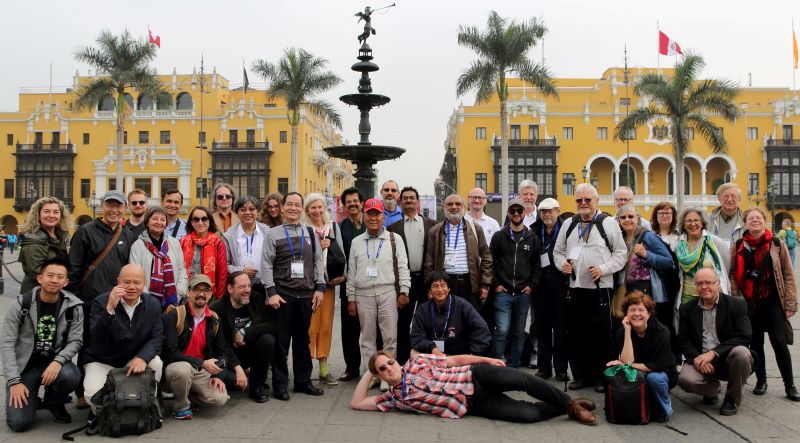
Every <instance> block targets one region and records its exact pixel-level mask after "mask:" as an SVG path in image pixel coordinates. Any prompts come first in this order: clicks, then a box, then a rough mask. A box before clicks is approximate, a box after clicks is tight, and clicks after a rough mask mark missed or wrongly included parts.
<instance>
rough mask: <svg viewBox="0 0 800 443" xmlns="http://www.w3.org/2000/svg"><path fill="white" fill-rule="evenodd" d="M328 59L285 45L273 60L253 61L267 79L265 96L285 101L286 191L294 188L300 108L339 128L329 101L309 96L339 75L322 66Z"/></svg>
mask: <svg viewBox="0 0 800 443" xmlns="http://www.w3.org/2000/svg"><path fill="white" fill-rule="evenodd" d="M327 64H328V61H327V60H325V59H323V58H319V57H315V56H314V55H313V54H311V53H310V52H308V51H306V50H305V49H302V48H300V49H296V48H287V49H285V50H284V52H283V57H282V58H281V59H280V60H279V61H278V63H277V64H273V63H270V62H268V61H266V60H257V61H256V62H254V63H253V71H255V73H256V74H258V75H260V76H261V77H262V78H264V79H265V80H267V81H268V82H269V84H270V85H269V88H268V89H267V97H268V98H269V99H270V100H272V99H275V98H276V97H277V98H280V99H283V100H285V101H286V107H287V108H288V111H287V114H286V117H287V119H288V120H289V126H291V127H292V145H291V146H292V148H291V149H292V184H291V188H290V191H297V190H298V186H297V179H298V175H299V173H298V169H297V126H298V125H299V124H300V110H301V109H302V108H306V109H308V110H309V111H311V112H312V113H313V114H314V115H316V116H317V117H320V118H324V119H327V120H328V122H330V123H331V124H332V125H334V126H335V127H337V128H339V129H341V128H342V118H341V116H339V113H338V112H336V111H335V110H334V109H333V105H332V104H330V103H329V102H327V101H325V100H323V99H315V98H313V96H314V95H316V94H321V93H324V92H325V91H328V90H330V89H331V88H333V87H335V86H336V85H338V84H339V83H341V82H342V79H341V78H339V77H337V76H336V74H334V73H333V72H331V71H327V70H325V66H326V65H327Z"/></svg>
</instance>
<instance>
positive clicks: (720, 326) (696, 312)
mask: <svg viewBox="0 0 800 443" xmlns="http://www.w3.org/2000/svg"><path fill="white" fill-rule="evenodd" d="M752 336H753V329H752V326H751V324H750V318H749V317H748V316H747V304H746V303H745V301H744V299H742V298H739V297H731V296H729V295H725V294H720V295H719V302H718V304H717V338H718V339H719V345H718V346H717V347H715V348H714V349H713V351H714V352H716V353H717V354H718V355H719V357H718V358H717V360H720V361H725V358H727V356H728V353H729V352H730V351H731V349H733V348H734V347H736V346H748V345H750V339H751V337H752ZM678 349H679V350H680V351H681V353H682V354H683V355H684V356H685V357H686V360H687V361H689V362H692V361H693V360H694V358H695V357H697V356H698V355H700V354H702V353H703V310H702V309H701V308H700V306H699V305H698V301H690V302H687V303H684V304H683V305H682V306H681V308H680V325H679V327H678Z"/></svg>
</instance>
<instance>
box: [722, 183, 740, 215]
mask: <svg viewBox="0 0 800 443" xmlns="http://www.w3.org/2000/svg"><path fill="white" fill-rule="evenodd" d="M718 199H719V204H720V205H721V206H722V210H723V211H725V212H726V213H728V214H733V213H734V212H735V211H736V210H737V209H738V208H739V200H740V198H739V191H737V190H736V189H735V188H734V189H727V190H725V192H723V193H722V194H720V195H719V197H718Z"/></svg>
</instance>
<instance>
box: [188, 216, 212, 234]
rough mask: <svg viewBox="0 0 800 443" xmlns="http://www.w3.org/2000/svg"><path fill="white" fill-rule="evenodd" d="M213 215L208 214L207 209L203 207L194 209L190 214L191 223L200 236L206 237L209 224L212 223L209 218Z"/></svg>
mask: <svg viewBox="0 0 800 443" xmlns="http://www.w3.org/2000/svg"><path fill="white" fill-rule="evenodd" d="M210 219H211V217H210V216H209V215H208V213H207V212H206V211H203V210H202V209H198V210H195V211H192V215H191V216H189V223H191V224H192V228H194V231H195V232H196V233H197V235H198V236H200V237H204V236H205V234H207V233H208V226H209V224H210V222H209V220H210Z"/></svg>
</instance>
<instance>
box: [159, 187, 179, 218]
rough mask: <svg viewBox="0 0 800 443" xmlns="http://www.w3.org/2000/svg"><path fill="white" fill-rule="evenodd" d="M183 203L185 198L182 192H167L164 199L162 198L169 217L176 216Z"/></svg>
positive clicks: (162, 203) (162, 204)
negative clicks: (182, 196)
mask: <svg viewBox="0 0 800 443" xmlns="http://www.w3.org/2000/svg"><path fill="white" fill-rule="evenodd" d="M182 204H183V199H182V198H181V194H180V193H177V192H176V193H174V194H167V195H165V196H164V199H163V200H161V206H162V207H163V208H164V210H165V211H166V212H167V215H168V216H169V217H176V216H177V215H178V211H179V210H180V209H181V205H182Z"/></svg>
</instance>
